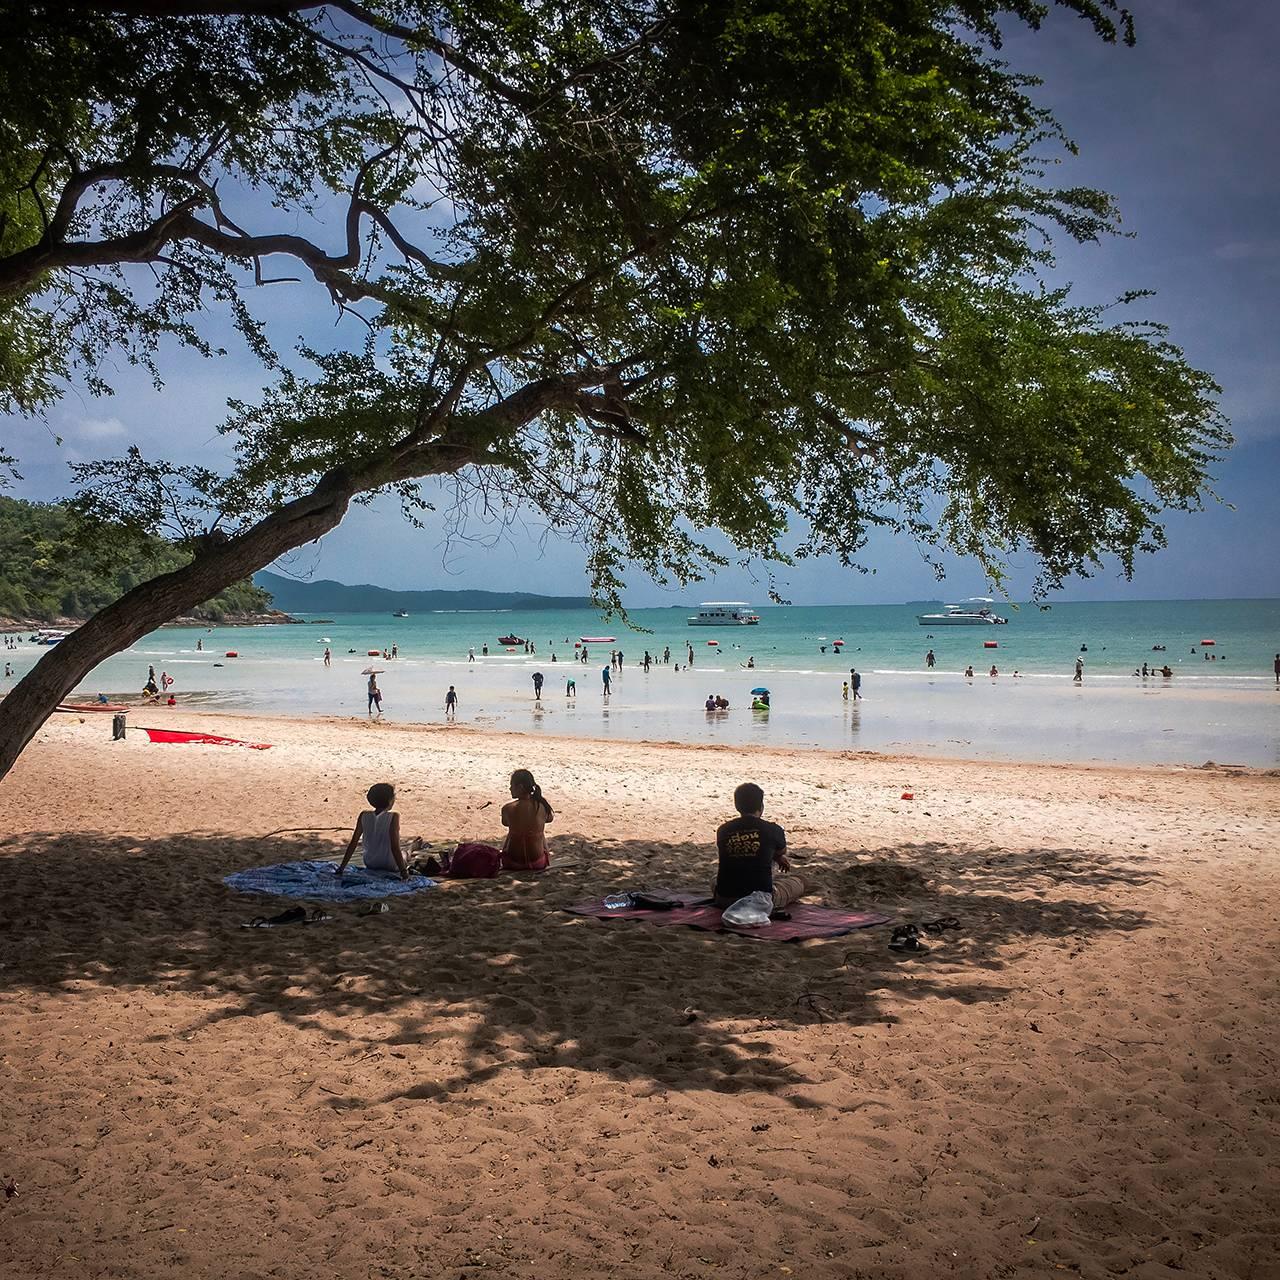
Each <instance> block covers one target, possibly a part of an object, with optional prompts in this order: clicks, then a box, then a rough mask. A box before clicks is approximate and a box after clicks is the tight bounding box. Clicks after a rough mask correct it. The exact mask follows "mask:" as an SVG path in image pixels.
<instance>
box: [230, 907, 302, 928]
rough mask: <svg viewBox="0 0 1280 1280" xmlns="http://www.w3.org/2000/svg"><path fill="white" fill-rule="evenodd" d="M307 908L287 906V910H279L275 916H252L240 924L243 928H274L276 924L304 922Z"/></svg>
mask: <svg viewBox="0 0 1280 1280" xmlns="http://www.w3.org/2000/svg"><path fill="white" fill-rule="evenodd" d="M306 923H307V909H306V907H289V908H288V910H286V911H282V912H280V914H279V915H277V916H254V918H253V919H252V920H251V921H250V922H249V923H248V924H246V925H242V926H241V928H243V929H274V928H276V926H277V925H282V924H306Z"/></svg>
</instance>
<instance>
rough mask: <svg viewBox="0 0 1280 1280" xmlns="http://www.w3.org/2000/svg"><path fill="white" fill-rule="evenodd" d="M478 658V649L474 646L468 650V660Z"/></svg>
mask: <svg viewBox="0 0 1280 1280" xmlns="http://www.w3.org/2000/svg"><path fill="white" fill-rule="evenodd" d="M475 660H476V651H475V649H474V648H471V649H468V650H467V661H468V662H474V661H475Z"/></svg>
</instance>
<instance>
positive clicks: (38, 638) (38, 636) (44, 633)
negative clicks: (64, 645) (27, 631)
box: [31, 629, 71, 645]
mask: <svg viewBox="0 0 1280 1280" xmlns="http://www.w3.org/2000/svg"><path fill="white" fill-rule="evenodd" d="M70 634H71V633H70V632H69V631H50V630H47V629H41V630H40V631H37V632H36V633H35V635H33V636H32V637H31V642H32V644H45V645H49V644H57V643H59V641H62V640H65V639H66V638H67V636H69V635H70Z"/></svg>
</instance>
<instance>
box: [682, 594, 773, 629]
mask: <svg viewBox="0 0 1280 1280" xmlns="http://www.w3.org/2000/svg"><path fill="white" fill-rule="evenodd" d="M689 625H690V626H691V627H755V626H759V625H760V615H759V614H758V613H752V612H751V606H750V605H749V604H748V603H747V602H746V601H745V600H706V601H704V602H703V603H702V604H700V605H699V606H698V612H697V613H695V614H694V615H693V617H691V618H690V619H689Z"/></svg>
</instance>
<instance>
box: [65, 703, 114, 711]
mask: <svg viewBox="0 0 1280 1280" xmlns="http://www.w3.org/2000/svg"><path fill="white" fill-rule="evenodd" d="M54 710H55V711H111V712H116V711H128V710H129V708H128V707H127V706H126V705H125V704H124V703H123V702H60V703H58V705H57V706H56V707H54Z"/></svg>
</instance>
